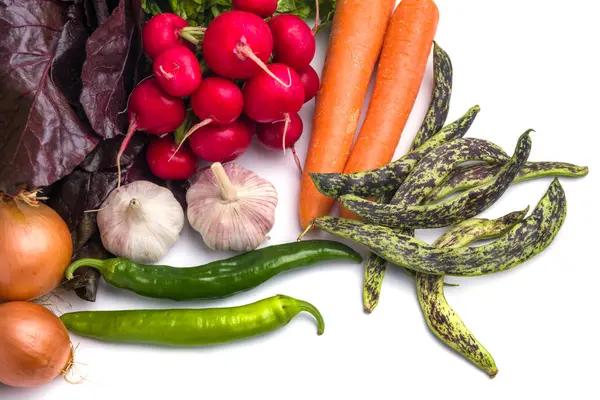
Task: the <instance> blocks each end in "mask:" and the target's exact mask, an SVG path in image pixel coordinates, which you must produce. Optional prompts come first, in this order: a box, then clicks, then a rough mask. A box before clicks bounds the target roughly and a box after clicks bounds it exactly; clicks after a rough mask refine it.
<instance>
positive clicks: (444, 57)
mask: <svg viewBox="0 0 600 400" xmlns="http://www.w3.org/2000/svg"><path fill="white" fill-rule="evenodd" d="M452 72H453V71H452V62H451V61H450V56H448V54H447V53H446V52H445V51H444V50H443V49H442V48H441V47H440V46H438V44H437V43H436V42H435V41H434V42H433V81H434V84H433V93H432V95H431V103H429V109H428V110H427V114H425V118H424V120H423V123H422V125H421V128H419V130H418V131H417V133H416V134H415V138H414V139H413V142H412V145H411V146H410V151H412V150H414V149H416V148H418V147H419V146H421V145H422V144H423V143H425V142H426V141H427V140H428V139H429V138H430V137H432V136H433V135H434V134H435V133H437V132H439V131H440V129H442V127H443V126H444V123H445V122H446V118H447V117H448V111H449V109H450V96H451V95H452Z"/></svg>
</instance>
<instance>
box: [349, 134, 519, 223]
mask: <svg viewBox="0 0 600 400" xmlns="http://www.w3.org/2000/svg"><path fill="white" fill-rule="evenodd" d="M530 151H531V139H530V137H529V131H527V132H525V133H524V134H522V135H521V137H520V138H519V141H518V143H517V146H516V148H515V153H514V155H513V157H512V158H511V159H510V161H508V162H507V163H506V164H505V165H504V166H503V167H502V169H501V170H500V172H499V173H498V174H496V176H494V178H493V179H491V180H490V181H489V182H487V183H485V184H483V185H480V186H477V187H475V188H473V189H471V190H468V191H466V192H463V193H461V194H459V195H457V196H455V197H453V198H451V199H449V200H446V201H443V202H440V203H436V204H427V205H410V206H405V205H392V204H377V203H374V202H371V201H369V200H366V199H362V198H360V197H357V196H354V195H344V196H342V197H341V198H340V202H341V204H342V205H343V206H344V207H346V208H347V209H348V210H350V211H352V212H354V213H356V214H358V215H359V216H361V217H363V218H365V219H367V220H368V221H370V222H372V223H374V224H378V225H384V226H388V227H409V228H414V229H418V228H439V227H444V226H449V225H454V224H456V223H459V222H461V221H464V220H466V219H469V218H471V217H474V216H475V215H477V214H479V213H481V212H482V211H484V210H486V209H487V208H489V207H490V206H491V205H492V204H494V203H495V202H496V201H497V200H498V199H499V198H500V197H501V196H502V195H503V194H504V192H505V191H506V189H507V188H508V186H509V185H510V183H511V182H512V180H513V179H514V177H515V176H516V175H517V173H518V172H519V170H520V169H521V167H522V166H523V164H525V162H526V161H527V158H528V157H529V153H530ZM442 161H443V160H442ZM426 179H435V177H429V176H427V178H426Z"/></svg>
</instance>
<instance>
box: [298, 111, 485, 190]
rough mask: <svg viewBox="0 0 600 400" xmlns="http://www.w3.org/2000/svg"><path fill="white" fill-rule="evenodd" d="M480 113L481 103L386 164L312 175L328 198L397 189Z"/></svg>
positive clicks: (463, 130) (458, 135)
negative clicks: (372, 167) (357, 169)
mask: <svg viewBox="0 0 600 400" xmlns="http://www.w3.org/2000/svg"><path fill="white" fill-rule="evenodd" d="M478 113H479V106H474V107H472V108H471V109H469V111H467V113H466V114H465V115H463V116H462V117H461V118H459V119H458V120H456V121H454V122H453V123H451V124H449V125H447V126H446V127H444V128H443V129H442V130H441V131H439V132H438V133H436V134H435V135H434V136H432V137H431V138H430V139H429V140H427V141H426V142H425V143H424V144H423V145H421V146H420V147H419V148H418V149H416V150H414V151H412V152H410V153H408V154H406V155H405V156H404V157H402V158H400V159H398V160H396V161H392V162H391V163H389V164H387V165H384V166H383V167H380V168H377V169H374V170H372V171H366V172H357V173H353V174H336V173H310V174H309V176H310V178H311V179H312V181H313V183H314V185H315V187H316V188H317V190H318V191H319V192H321V193H322V194H323V195H325V196H328V197H333V198H338V197H340V196H342V195H344V194H354V195H357V196H361V197H377V196H379V195H380V194H382V193H385V192H389V191H392V190H395V189H396V188H397V187H398V186H399V185H400V184H401V183H402V182H403V181H404V179H405V178H406V176H407V175H408V174H409V173H410V171H411V170H412V168H413V167H414V166H415V165H416V164H417V162H418V161H419V160H420V159H421V158H423V157H424V156H425V154H427V153H429V152H430V151H431V150H432V149H434V148H435V147H437V146H438V145H440V144H442V143H445V142H447V141H449V140H452V139H454V138H458V137H462V136H464V134H465V133H466V132H467V130H468V129H469V127H470V126H471V124H472V123H473V121H474V120H475V117H476V116H477V114H478Z"/></svg>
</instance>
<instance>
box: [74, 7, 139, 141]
mask: <svg viewBox="0 0 600 400" xmlns="http://www.w3.org/2000/svg"><path fill="white" fill-rule="evenodd" d="M133 3H134V4H136V3H137V2H136V1H134V2H133ZM138 7H139V5H138ZM134 11H135V12H134ZM138 15H139V10H133V9H132V1H131V0H121V1H120V3H119V5H118V6H117V8H115V9H114V11H113V13H112V14H111V15H110V17H109V18H108V19H107V20H106V21H105V22H104V23H103V24H102V25H101V26H100V27H99V28H98V29H96V30H95V31H94V33H92V35H91V36H90V38H89V39H88V42H87V46H86V53H87V58H86V60H85V64H84V65H83V72H82V79H83V91H82V93H81V97H80V102H81V104H82V105H83V108H84V110H85V113H86V115H87V117H88V120H89V121H90V123H91V125H92V128H93V129H94V130H95V131H96V133H97V134H98V135H100V136H103V137H104V138H107V139H110V138H113V137H116V136H117V135H121V134H123V133H124V132H125V130H126V126H127V113H126V108H127V100H128V96H129V93H130V92H131V90H132V89H133V85H134V76H135V69H136V66H137V61H138V58H139V52H140V50H141V47H140V46H139V44H138V40H136V27H137V26H138V25H137V21H136V16H138Z"/></svg>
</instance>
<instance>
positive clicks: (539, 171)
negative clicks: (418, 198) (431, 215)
mask: <svg viewBox="0 0 600 400" xmlns="http://www.w3.org/2000/svg"><path fill="white" fill-rule="evenodd" d="M501 168H502V165H498V164H474V165H466V166H462V167H458V168H455V169H454V170H453V171H452V172H451V173H450V174H449V175H448V176H447V177H446V179H444V181H443V182H442V183H440V184H439V185H438V186H436V187H435V188H434V189H433V190H432V191H431V192H430V193H429V194H428V195H427V197H426V199H425V201H426V202H428V203H435V202H437V201H440V200H443V199H445V198H446V197H448V196H450V195H451V194H454V193H456V192H457V191H461V190H468V189H471V188H474V187H476V186H479V185H482V184H484V183H486V182H488V181H489V179H492V178H493V177H494V176H495V175H496V174H498V172H499V171H500V169H501ZM588 172H589V169H588V167H582V166H579V165H574V164H569V163H563V162H549V161H538V162H528V163H525V165H523V167H522V168H521V170H520V171H519V173H518V174H517V176H516V177H515V179H513V181H512V183H519V182H523V181H526V180H530V179H536V178H542V177H545V176H567V177H581V176H586V175H587V174H588Z"/></svg>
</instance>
